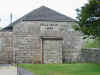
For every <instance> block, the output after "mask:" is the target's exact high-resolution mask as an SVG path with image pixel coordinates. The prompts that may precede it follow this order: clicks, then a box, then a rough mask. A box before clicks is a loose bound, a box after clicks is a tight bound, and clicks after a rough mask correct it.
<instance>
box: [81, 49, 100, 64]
mask: <svg viewBox="0 0 100 75" xmlns="http://www.w3.org/2000/svg"><path fill="white" fill-rule="evenodd" d="M80 61H81V62H84V63H87V62H91V63H98V64H100V49H98V48H89V49H82V52H81V55H80Z"/></svg>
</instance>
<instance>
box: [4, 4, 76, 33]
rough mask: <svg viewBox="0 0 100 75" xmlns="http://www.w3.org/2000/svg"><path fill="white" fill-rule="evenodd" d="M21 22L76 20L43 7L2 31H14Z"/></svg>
mask: <svg viewBox="0 0 100 75" xmlns="http://www.w3.org/2000/svg"><path fill="white" fill-rule="evenodd" d="M20 20H23V21H60V22H68V21H71V22H74V21H76V20H74V19H72V18H70V17H68V16H66V15H63V14H61V13H59V12H57V11H55V10H53V9H50V8H48V7H46V6H41V7H40V8H37V9H35V10H33V11H31V12H29V13H28V14H26V15H24V16H23V17H21V18H19V19H18V20H16V21H15V22H13V23H12V24H10V25H9V26H7V27H5V28H4V29H2V31H6V30H7V31H8V30H10V31H11V30H12V29H13V26H14V25H15V24H16V23H18V22H19V21H20Z"/></svg>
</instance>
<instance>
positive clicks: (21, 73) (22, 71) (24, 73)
mask: <svg viewBox="0 0 100 75" xmlns="http://www.w3.org/2000/svg"><path fill="white" fill-rule="evenodd" d="M18 72H19V75H34V74H33V73H32V72H29V71H27V70H25V69H23V68H18Z"/></svg>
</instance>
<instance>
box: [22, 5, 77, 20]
mask: <svg viewBox="0 0 100 75" xmlns="http://www.w3.org/2000/svg"><path fill="white" fill-rule="evenodd" d="M23 20H25V21H75V20H74V19H72V18H70V17H68V16H65V15H63V14H61V13H59V12H57V11H54V10H52V9H50V8H48V7H45V6H42V7H40V8H38V9H36V10H34V11H32V12H30V13H29V14H27V15H26V16H24V18H23Z"/></svg>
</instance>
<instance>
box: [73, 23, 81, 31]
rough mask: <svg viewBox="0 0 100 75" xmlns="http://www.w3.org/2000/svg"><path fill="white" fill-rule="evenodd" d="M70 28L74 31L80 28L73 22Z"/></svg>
mask: <svg viewBox="0 0 100 75" xmlns="http://www.w3.org/2000/svg"><path fill="white" fill-rule="evenodd" d="M72 28H73V29H74V30H76V31H79V30H80V27H79V26H78V25H77V24H73V25H72Z"/></svg>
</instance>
